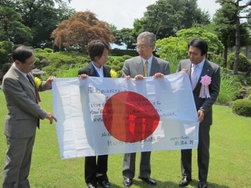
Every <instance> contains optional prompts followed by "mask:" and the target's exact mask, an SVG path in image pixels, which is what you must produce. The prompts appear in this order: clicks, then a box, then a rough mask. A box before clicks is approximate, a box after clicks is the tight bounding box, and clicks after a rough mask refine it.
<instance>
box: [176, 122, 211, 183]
mask: <svg viewBox="0 0 251 188" xmlns="http://www.w3.org/2000/svg"><path fill="white" fill-rule="evenodd" d="M209 132H210V126H200V127H199V144H198V149H197V163H198V169H199V173H198V175H199V177H198V178H199V181H200V182H207V175H208V166H209V146H210V135H209ZM191 163H192V150H191V149H186V150H181V171H182V172H181V173H182V175H183V176H186V177H188V178H192V167H191Z"/></svg>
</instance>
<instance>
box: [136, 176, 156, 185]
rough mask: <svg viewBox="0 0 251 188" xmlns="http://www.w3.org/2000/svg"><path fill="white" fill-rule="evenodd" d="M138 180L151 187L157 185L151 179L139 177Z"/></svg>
mask: <svg viewBox="0 0 251 188" xmlns="http://www.w3.org/2000/svg"><path fill="white" fill-rule="evenodd" d="M139 179H141V180H142V181H144V182H146V183H148V184H151V185H157V183H156V181H155V180H154V179H152V178H142V177H139Z"/></svg>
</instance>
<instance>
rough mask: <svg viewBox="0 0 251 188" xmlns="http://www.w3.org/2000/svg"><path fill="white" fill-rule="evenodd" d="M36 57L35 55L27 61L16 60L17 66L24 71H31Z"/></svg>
mask: <svg viewBox="0 0 251 188" xmlns="http://www.w3.org/2000/svg"><path fill="white" fill-rule="evenodd" d="M35 62H36V59H35V57H34V55H32V56H31V57H29V58H28V59H26V60H25V62H22V63H21V62H20V61H15V64H16V66H17V68H18V69H19V70H20V71H21V72H23V73H29V72H31V70H32V69H33V67H34V64H35Z"/></svg>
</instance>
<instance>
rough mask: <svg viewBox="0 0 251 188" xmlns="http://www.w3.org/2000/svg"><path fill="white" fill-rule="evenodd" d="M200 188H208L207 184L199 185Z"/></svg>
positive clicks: (201, 183)
mask: <svg viewBox="0 0 251 188" xmlns="http://www.w3.org/2000/svg"><path fill="white" fill-rule="evenodd" d="M198 188H207V183H205V182H199V183H198Z"/></svg>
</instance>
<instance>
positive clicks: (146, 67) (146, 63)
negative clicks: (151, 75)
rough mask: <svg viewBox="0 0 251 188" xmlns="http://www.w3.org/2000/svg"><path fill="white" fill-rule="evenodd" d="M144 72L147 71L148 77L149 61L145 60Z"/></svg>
mask: <svg viewBox="0 0 251 188" xmlns="http://www.w3.org/2000/svg"><path fill="white" fill-rule="evenodd" d="M144 73H145V77H147V76H148V61H146V62H145V65H144Z"/></svg>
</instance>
